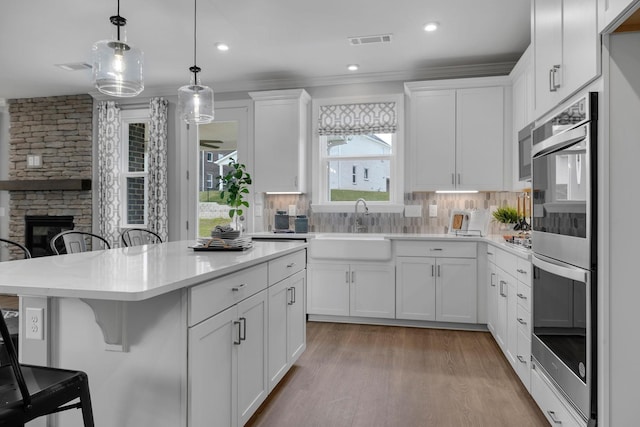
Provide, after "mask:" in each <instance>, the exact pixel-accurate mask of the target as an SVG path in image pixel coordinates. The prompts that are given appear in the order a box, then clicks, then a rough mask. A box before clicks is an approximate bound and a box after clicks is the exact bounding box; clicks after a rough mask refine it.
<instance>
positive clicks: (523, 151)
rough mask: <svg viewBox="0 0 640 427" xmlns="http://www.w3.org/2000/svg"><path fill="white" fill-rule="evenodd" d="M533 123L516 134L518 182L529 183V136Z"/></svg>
mask: <svg viewBox="0 0 640 427" xmlns="http://www.w3.org/2000/svg"><path fill="white" fill-rule="evenodd" d="M532 132H533V123H531V124H529V125H527V126H525V127H524V129H522V130H521V131H520V132H518V180H519V181H531V134H532Z"/></svg>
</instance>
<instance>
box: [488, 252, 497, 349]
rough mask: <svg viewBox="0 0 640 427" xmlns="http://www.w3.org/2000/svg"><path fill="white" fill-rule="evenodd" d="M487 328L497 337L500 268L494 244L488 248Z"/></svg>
mask: <svg viewBox="0 0 640 427" xmlns="http://www.w3.org/2000/svg"><path fill="white" fill-rule="evenodd" d="M487 260H488V266H487V328H488V329H489V331H490V332H491V334H492V335H493V337H494V338H495V337H496V333H497V332H496V326H497V322H498V297H499V295H498V289H499V288H498V270H497V268H496V264H495V252H494V249H493V247H492V246H489V247H488V249H487Z"/></svg>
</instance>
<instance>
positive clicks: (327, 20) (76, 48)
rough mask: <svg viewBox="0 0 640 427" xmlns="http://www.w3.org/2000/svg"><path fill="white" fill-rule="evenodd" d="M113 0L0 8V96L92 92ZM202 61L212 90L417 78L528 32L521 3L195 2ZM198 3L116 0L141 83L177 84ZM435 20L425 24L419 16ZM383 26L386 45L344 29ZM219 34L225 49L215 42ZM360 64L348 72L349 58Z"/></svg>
mask: <svg viewBox="0 0 640 427" xmlns="http://www.w3.org/2000/svg"><path fill="white" fill-rule="evenodd" d="M116 7H117V1H116V0H55V1H51V0H19V1H3V2H2V5H1V6H0V53H1V56H0V70H1V71H0V100H1V99H11V98H26V97H39V96H55V95H69V94H79V93H91V92H94V91H95V90H94V89H93V86H92V83H91V72H90V70H87V69H85V70H81V71H65V70H62V69H60V68H58V67H56V66H55V64H66V63H90V62H91V57H90V50H91V45H92V43H93V42H95V41H98V40H103V39H108V38H111V37H112V34H113V28H114V27H113V26H112V25H111V24H110V22H109V16H111V15H115V14H116ZM197 7H198V21H197V23H198V44H197V46H198V52H197V54H198V61H197V65H199V66H200V67H201V68H202V70H203V71H202V72H201V73H200V76H201V80H202V83H203V84H206V85H208V86H211V87H212V88H213V90H214V91H215V92H229V91H237V90H260V89H276V88H288V87H303V86H319V85H324V84H335V83H336V82H341V83H350V82H366V81H389V80H419V79H421V78H424V77H423V76H425V75H428V70H430V69H433V68H434V67H449V66H461V65H477V64H489V63H509V62H514V61H516V60H517V59H518V58H519V57H520V55H521V54H522V53H523V52H524V50H525V49H526V47H527V46H528V44H529V39H530V22H529V16H530V1H529V0H482V1H478V0H394V1H389V0H386V1H382V0H323V1H311V0H232V1H221V0H199V1H198V4H197ZM193 8H194V3H193V1H187V0H154V1H152V2H149V1H144V0H121V4H120V14H121V15H122V16H124V17H125V18H126V19H127V21H128V23H127V26H126V29H127V35H128V41H129V43H131V44H133V45H135V46H137V47H139V48H141V49H142V50H143V52H144V55H145V59H144V60H145V67H144V79H145V92H143V95H144V94H145V93H146V94H150V93H162V92H163V91H164V92H165V93H168V94H170V93H174V92H176V93H177V89H178V87H180V86H182V85H184V84H187V83H188V82H189V77H190V74H189V71H188V68H189V67H190V66H191V65H193V62H194V61H193V15H194V9H193ZM430 21H437V22H439V24H440V28H439V29H438V30H437V31H436V32H433V33H427V32H425V31H424V30H423V29H422V28H423V26H424V24H425V23H427V22H430ZM378 34H391V35H392V41H391V42H390V43H384V44H366V45H360V46H352V45H350V43H349V41H348V37H354V36H369V35H378ZM216 42H225V43H227V44H228V45H229V46H230V50H229V51H227V52H219V51H217V50H216V49H215V47H214V44H215V43H216ZM353 63H355V64H359V65H360V70H359V71H356V72H349V71H347V69H346V67H347V65H348V64H353Z"/></svg>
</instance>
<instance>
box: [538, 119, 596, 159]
mask: <svg viewBox="0 0 640 427" xmlns="http://www.w3.org/2000/svg"><path fill="white" fill-rule="evenodd" d="M587 125H588V124H587V123H584V124H582V125H580V126H578V127H575V128H573V129H569V130H566V131H564V132H562V133H559V134H557V135H553V136H550V137H549V138H547V139H545V140H543V141H540V142H538V143H535V144H533V146H532V147H531V156H532V157H534V158H535V157H539V156H542V155H545V154H548V153H549V152H551V151H556V150H559V149H561V148H564V147H567V146H569V145H573V144H575V143H576V142H578V141H580V140H582V139H585V138H586V137H587V127H588V126H587Z"/></svg>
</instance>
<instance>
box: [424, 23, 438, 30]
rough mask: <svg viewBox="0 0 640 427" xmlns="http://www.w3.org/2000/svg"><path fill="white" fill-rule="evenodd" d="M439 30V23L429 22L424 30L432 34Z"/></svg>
mask: <svg viewBox="0 0 640 427" xmlns="http://www.w3.org/2000/svg"><path fill="white" fill-rule="evenodd" d="M437 29H438V23H437V22H428V23H426V24H425V25H424V30H425V31H428V32H431V31H435V30H437Z"/></svg>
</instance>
